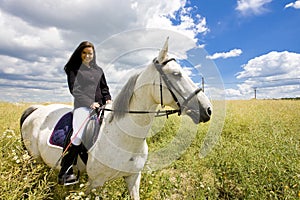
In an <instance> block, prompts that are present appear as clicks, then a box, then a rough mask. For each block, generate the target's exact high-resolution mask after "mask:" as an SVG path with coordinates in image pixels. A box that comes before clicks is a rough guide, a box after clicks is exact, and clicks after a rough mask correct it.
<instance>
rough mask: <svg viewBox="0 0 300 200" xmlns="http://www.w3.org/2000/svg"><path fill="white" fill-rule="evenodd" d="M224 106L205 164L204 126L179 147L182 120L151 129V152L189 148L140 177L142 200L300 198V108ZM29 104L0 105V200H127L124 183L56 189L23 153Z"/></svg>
mask: <svg viewBox="0 0 300 200" xmlns="http://www.w3.org/2000/svg"><path fill="white" fill-rule="evenodd" d="M226 103H227V105H226V107H227V112H226V118H225V125H224V127H223V130H222V134H221V137H220V139H219V141H218V143H217V145H216V146H215V147H214V149H213V151H212V152H211V153H210V154H208V155H207V156H206V157H205V158H200V157H199V154H200V148H201V146H202V143H203V138H204V136H205V134H206V133H207V131H208V128H209V126H210V125H211V123H206V124H202V125H201V126H200V127H199V129H198V133H197V135H196V136H195V138H193V137H190V135H189V133H188V131H186V132H185V131H184V132H183V133H182V135H181V137H179V138H178V137H177V138H176V140H174V137H175V136H176V131H174V130H176V129H177V128H178V127H177V126H178V122H180V120H181V119H180V118H178V117H176V116H172V117H170V118H169V119H168V120H167V121H165V123H166V126H165V127H163V128H160V127H153V129H154V130H155V131H156V130H159V132H158V133H157V134H155V135H153V136H152V137H150V138H148V139H147V140H148V143H149V150H150V152H155V151H157V150H159V149H161V148H162V147H164V146H166V145H168V144H170V142H171V141H173V142H174V143H173V144H174V145H177V144H178V141H180V140H184V139H186V140H185V141H187V144H189V142H191V144H190V146H189V147H188V148H187V150H186V151H185V152H184V153H183V154H182V155H181V157H180V158H179V159H178V160H176V161H174V162H173V163H172V164H171V165H169V166H168V167H165V168H163V169H160V170H157V171H146V170H145V171H144V172H143V175H142V180H141V188H140V195H141V199H180V200H182V199H291V200H294V199H300V126H299V124H300V101H293V100H280V101H279V100H278V101H276V100H249V101H227V102H226ZM28 105H29V104H11V103H4V102H2V103H0V149H1V150H0V157H1V162H0V188H1V193H0V199H129V194H128V191H127V189H126V185H125V182H124V180H123V179H118V180H115V181H111V182H108V183H106V184H105V185H104V186H103V187H101V188H98V189H97V190H92V192H91V193H90V194H87V193H86V188H87V186H88V184H87V180H88V178H87V176H86V175H85V174H84V175H82V177H81V180H80V184H78V185H75V186H69V187H63V186H60V185H57V184H56V176H57V172H55V171H54V172H52V171H51V169H50V168H48V167H47V166H45V165H44V164H42V163H37V162H36V161H34V160H33V159H32V158H30V156H29V155H28V153H27V152H26V151H24V150H23V148H22V142H21V138H20V131H19V119H20V116H21V114H22V112H23V110H24V109H25V108H26V107H27V106H28ZM158 121H159V120H158ZM163 121H164V120H163ZM188 138H193V140H192V141H188V140H187V139H188Z"/></svg>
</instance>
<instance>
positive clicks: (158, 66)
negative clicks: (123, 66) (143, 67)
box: [153, 58, 202, 115]
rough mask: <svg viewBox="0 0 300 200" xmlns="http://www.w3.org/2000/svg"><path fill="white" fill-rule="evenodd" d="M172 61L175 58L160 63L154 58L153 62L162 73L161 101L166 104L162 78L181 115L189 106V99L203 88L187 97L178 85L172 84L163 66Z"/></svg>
mask: <svg viewBox="0 0 300 200" xmlns="http://www.w3.org/2000/svg"><path fill="white" fill-rule="evenodd" d="M170 61H176V60H175V58H171V59H168V60H166V61H164V62H163V63H161V64H160V63H159V62H158V60H157V59H156V58H155V59H154V60H153V64H154V66H155V68H156V70H157V71H158V72H159V74H160V101H161V105H162V106H164V104H163V92H162V80H163V81H164V82H165V84H166V86H167V88H168V90H169V92H170V93H171V95H172V97H173V99H174V101H175V102H176V104H177V106H178V108H179V109H178V110H175V111H176V112H178V115H181V113H182V111H183V110H184V109H185V108H186V107H187V104H188V103H189V101H190V100H191V99H192V98H193V97H194V96H196V95H197V94H198V93H199V92H200V91H202V89H201V88H197V89H196V90H195V91H194V92H193V93H191V94H190V95H189V96H188V97H187V98H185V97H184V96H183V95H182V94H181V93H180V92H179V91H178V89H176V87H175V86H174V85H173V84H172V82H171V81H170V79H169V78H168V77H167V75H166V74H165V73H164V71H163V70H162V68H163V67H164V66H165V65H166V64H168V63H169V62H170ZM173 91H175V92H176V93H177V94H178V95H180V97H181V98H182V99H183V100H184V101H183V103H182V105H181V104H180V102H179V101H178V98H177V97H176V95H175V93H174V92H173Z"/></svg>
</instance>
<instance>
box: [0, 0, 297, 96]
mask: <svg viewBox="0 0 300 200" xmlns="http://www.w3.org/2000/svg"><path fill="white" fill-rule="evenodd" d="M299 22H300V1H299V0H280V1H279V0H223V1H220V0H187V1H185V0H173V1H164V2H162V1H160V0H149V1H142V0H123V1H117V0H113V1H112V0H91V1H89V2H88V3H87V2H86V1H81V0H79V1H60V0H44V1H38V0H31V1H26V0H10V1H6V0H0V29H1V31H0V60H1V64H2V65H1V66H0V100H2V101H12V102H19V101H29V102H36V101H37V102H45V101H55V102H62V101H63V102H64V101H67V102H69V101H72V97H71V95H70V94H69V92H68V90H67V85H66V78H65V74H64V72H63V70H62V69H63V66H64V64H65V63H66V62H67V60H68V59H69V56H70V54H71V53H72V51H73V50H74V49H75V48H76V46H77V45H78V44H79V43H80V42H81V41H83V40H90V41H92V42H93V43H94V44H95V45H96V47H97V57H98V59H99V60H98V64H99V65H101V66H102V67H103V68H104V70H105V72H106V76H107V79H108V82H109V84H110V85H111V89H112V92H113V93H117V91H118V89H119V88H120V87H121V86H122V85H123V84H124V81H123V82H120V80H126V78H127V77H128V75H129V74H132V73H134V72H135V71H138V70H140V67H137V66H144V65H145V63H147V62H149V61H151V60H152V59H153V57H154V56H155V55H156V52H157V51H158V49H159V48H160V47H161V46H162V44H163V42H164V40H165V38H166V37H167V36H170V51H172V52H173V53H175V55H179V56H181V59H187V60H188V61H189V58H190V57H189V55H188V53H187V52H189V50H191V49H193V48H195V47H196V48H199V49H200V48H201V49H202V50H204V51H206V52H207V56H206V59H207V61H209V62H211V63H214V64H215V66H213V65H211V66H206V68H205V66H202V68H199V70H200V73H201V74H202V75H206V76H207V77H204V78H206V87H207V91H208V93H210V96H211V98H214V97H215V96H218V95H217V94H225V95H226V99H250V98H253V96H254V94H253V88H254V87H255V88H257V97H258V98H282V97H299V96H300V40H299V35H300V26H299ZM138 49H139V51H138ZM141 49H142V50H141ZM147 49H148V50H149V49H152V51H148V50H147ZM146 50H147V51H146ZM133 52H134V53H133ZM124 55H126V56H124ZM115 58H118V59H115ZM204 63H207V62H203V63H196V64H200V65H201V64H204ZM213 67H215V68H216V69H212V68H213ZM201 70H211V71H210V72H209V73H208V72H205V71H201ZM215 70H217V71H218V72H219V74H216V71H215ZM212 71H213V72H214V73H215V76H216V77H217V79H218V80H221V81H222V82H223V83H224V87H219V88H216V87H215V85H214V83H213V82H212V81H210V80H212V79H210V78H211V77H209V76H211V75H208V74H212ZM193 75H194V76H195V74H191V76H193ZM221 90H223V91H221ZM214 95H215V96H214Z"/></svg>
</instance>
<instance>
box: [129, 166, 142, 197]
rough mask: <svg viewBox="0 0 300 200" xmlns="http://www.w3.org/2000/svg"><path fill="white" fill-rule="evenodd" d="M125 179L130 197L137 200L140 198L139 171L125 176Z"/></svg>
mask: <svg viewBox="0 0 300 200" xmlns="http://www.w3.org/2000/svg"><path fill="white" fill-rule="evenodd" d="M125 181H126V183H127V188H128V190H129V193H130V197H131V199H133V200H139V199H140V193H139V189H140V182H141V172H139V173H137V174H133V175H130V176H127V177H125Z"/></svg>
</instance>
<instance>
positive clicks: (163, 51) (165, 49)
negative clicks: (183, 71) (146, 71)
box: [157, 37, 169, 63]
mask: <svg viewBox="0 0 300 200" xmlns="http://www.w3.org/2000/svg"><path fill="white" fill-rule="evenodd" d="M168 42H169V37H167V40H166V42H165V44H164V46H163V48H162V49H161V50H160V52H159V54H158V57H157V60H158V62H159V63H162V62H163V61H164V60H165V59H166V58H167V57H168Z"/></svg>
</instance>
